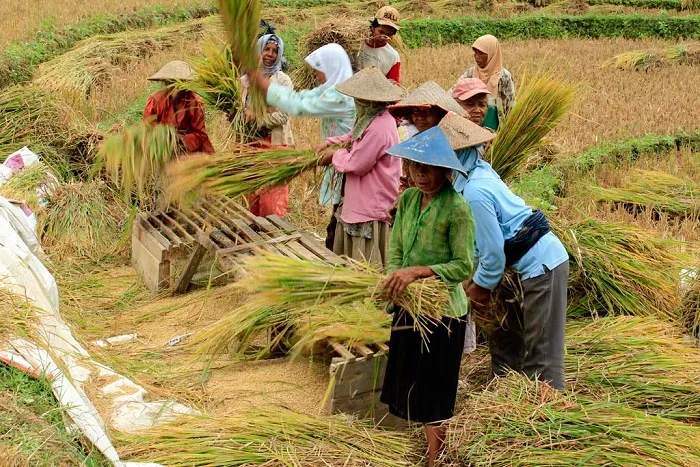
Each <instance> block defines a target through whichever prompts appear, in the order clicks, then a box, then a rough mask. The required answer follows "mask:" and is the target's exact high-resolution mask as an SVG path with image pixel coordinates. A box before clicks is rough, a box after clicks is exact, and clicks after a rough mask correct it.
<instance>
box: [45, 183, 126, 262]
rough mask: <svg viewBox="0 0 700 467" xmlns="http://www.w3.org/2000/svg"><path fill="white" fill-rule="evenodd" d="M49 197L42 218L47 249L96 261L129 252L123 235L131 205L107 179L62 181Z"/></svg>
mask: <svg viewBox="0 0 700 467" xmlns="http://www.w3.org/2000/svg"><path fill="white" fill-rule="evenodd" d="M48 201H49V204H48V206H47V207H46V208H45V209H44V210H42V211H41V213H40V215H39V218H38V221H39V225H38V231H39V232H40V234H41V239H42V245H43V246H44V248H45V249H46V251H47V253H49V254H51V255H52V256H54V257H56V258H57V259H67V258H76V257H77V258H85V259H89V260H93V261H99V260H102V259H103V258H105V257H106V256H110V255H117V254H124V253H125V249H126V248H125V245H123V244H122V243H120V242H119V239H120V236H121V230H122V226H123V225H124V221H125V219H126V217H127V214H128V209H127V208H126V206H125V205H124V204H123V203H122V202H121V201H120V200H119V199H118V198H117V197H116V196H115V194H114V193H112V192H110V190H109V188H108V187H107V185H105V184H104V183H103V182H100V181H93V182H81V183H68V184H64V185H59V186H58V187H56V189H55V191H54V192H53V193H52V196H50V197H49V199H48Z"/></svg>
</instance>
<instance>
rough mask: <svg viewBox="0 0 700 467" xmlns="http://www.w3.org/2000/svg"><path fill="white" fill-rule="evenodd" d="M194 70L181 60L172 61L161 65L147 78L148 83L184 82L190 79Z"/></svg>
mask: <svg viewBox="0 0 700 467" xmlns="http://www.w3.org/2000/svg"><path fill="white" fill-rule="evenodd" d="M192 75H194V70H192V68H191V67H190V66H189V65H188V64H187V63H185V62H183V61H182V60H173V61H172V62H168V63H166V64H165V65H163V68H161V69H160V70H158V72H156V74H154V75H153V76H149V77H148V80H149V81H186V80H190V79H192Z"/></svg>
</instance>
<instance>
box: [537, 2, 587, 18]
mask: <svg viewBox="0 0 700 467" xmlns="http://www.w3.org/2000/svg"><path fill="white" fill-rule="evenodd" d="M589 9H590V5H589V4H588V3H587V2H586V0H563V1H558V2H554V3H551V4H549V5H548V6H547V7H545V8H544V10H543V11H544V12H545V13H547V14H560V15H563V14H569V15H580V14H582V13H586V12H587V11H588V10H589Z"/></svg>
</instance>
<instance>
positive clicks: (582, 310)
mask: <svg viewBox="0 0 700 467" xmlns="http://www.w3.org/2000/svg"><path fill="white" fill-rule="evenodd" d="M550 223H551V225H552V230H553V231H554V232H555V233H556V235H557V236H558V237H559V238H560V239H561V241H562V242H563V243H564V246H565V247H566V249H567V251H568V252H569V256H570V257H571V258H572V259H573V260H574V261H575V266H574V269H573V271H572V274H571V277H570V285H569V294H570V300H569V310H568V313H569V315H574V316H585V315H592V316H594V317H597V316H605V315H610V316H613V315H632V316H642V317H643V316H651V317H657V318H659V319H661V320H663V321H667V322H673V323H679V322H680V316H679V314H678V303H679V296H678V290H677V287H676V283H677V281H678V274H679V271H680V268H681V265H683V264H689V263H690V262H692V259H691V258H687V257H686V255H685V254H683V253H681V252H679V251H677V250H678V244H677V242H673V241H670V240H663V239H659V238H656V237H654V235H653V234H651V233H650V232H647V231H645V230H642V229H639V228H637V227H635V226H633V225H629V224H624V223H615V222H599V221H595V220H585V221H582V222H578V223H576V224H572V225H568V226H564V225H562V224H561V223H560V222H557V221H556V220H554V219H550Z"/></svg>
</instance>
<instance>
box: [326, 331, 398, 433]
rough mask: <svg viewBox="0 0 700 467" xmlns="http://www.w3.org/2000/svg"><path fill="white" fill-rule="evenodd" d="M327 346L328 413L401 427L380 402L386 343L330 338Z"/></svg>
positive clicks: (386, 350)
mask: <svg viewBox="0 0 700 467" xmlns="http://www.w3.org/2000/svg"><path fill="white" fill-rule="evenodd" d="M329 348H330V349H331V350H332V352H333V356H332V359H331V364H330V376H331V381H332V384H333V393H332V395H331V398H330V400H329V407H328V410H329V412H330V413H347V414H351V415H355V416H357V417H360V418H365V419H370V420H374V422H375V423H378V424H380V425H383V426H392V427H401V426H404V425H405V423H404V421H403V420H401V419H399V418H397V417H394V416H393V415H391V414H390V413H389V408H388V407H387V406H386V404H383V403H381V402H380V401H379V396H380V395H381V392H382V387H383V384H384V372H385V370H386V361H387V356H388V354H389V347H388V346H387V345H386V344H373V345H362V344H358V345H354V346H345V345H343V344H339V343H337V342H333V341H331V342H330V344H329Z"/></svg>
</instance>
